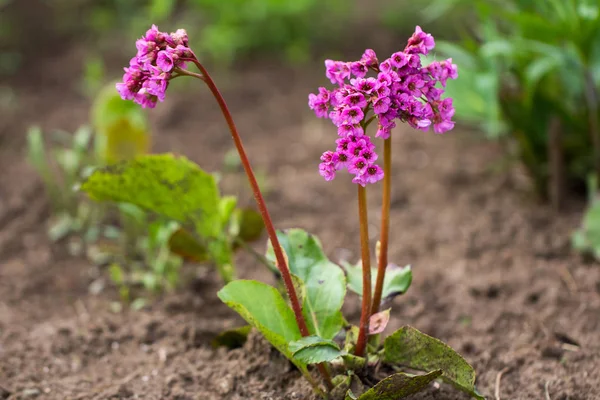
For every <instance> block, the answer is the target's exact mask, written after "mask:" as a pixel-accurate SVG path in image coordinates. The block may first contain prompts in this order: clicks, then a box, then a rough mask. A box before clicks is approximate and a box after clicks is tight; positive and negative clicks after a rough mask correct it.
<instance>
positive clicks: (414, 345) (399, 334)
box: [384, 326, 484, 400]
mask: <svg viewBox="0 0 600 400" xmlns="http://www.w3.org/2000/svg"><path fill="white" fill-rule="evenodd" d="M384 361H385V362H386V363H389V364H397V365H402V366H406V367H409V368H412V369H416V370H419V371H426V372H429V371H434V370H441V371H442V372H443V375H442V379H443V380H445V381H446V382H448V383H451V384H452V385H454V386H455V387H456V388H458V389H460V390H462V391H464V392H465V393H468V394H470V395H471V396H472V397H474V398H476V399H478V400H482V399H484V397H482V396H481V395H480V394H479V393H477V390H476V389H475V371H474V370H473V367H471V365H469V363H468V362H467V361H465V359H464V358H462V357H461V355H460V354H458V353H457V352H456V351H454V350H453V349H452V348H451V347H450V346H448V345H447V344H445V343H443V342H442V341H440V340H438V339H436V338H433V337H431V336H429V335H426V334H424V333H422V332H419V331H418V330H416V329H415V328H413V327H411V326H404V327H402V328H400V329H398V330H397V331H396V332H394V333H393V334H392V335H390V336H388V337H387V338H386V339H385V343H384Z"/></svg>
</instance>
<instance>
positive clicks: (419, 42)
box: [404, 26, 435, 55]
mask: <svg viewBox="0 0 600 400" xmlns="http://www.w3.org/2000/svg"><path fill="white" fill-rule="evenodd" d="M434 47H435V41H434V40H433V36H431V34H429V33H425V32H423V30H422V29H421V27H420V26H417V27H416V29H415V33H413V35H412V36H411V37H410V39H408V45H407V46H406V49H405V50H404V51H406V52H407V53H411V54H423V55H427V54H428V53H429V52H430V51H431V50H432V49H433V48H434Z"/></svg>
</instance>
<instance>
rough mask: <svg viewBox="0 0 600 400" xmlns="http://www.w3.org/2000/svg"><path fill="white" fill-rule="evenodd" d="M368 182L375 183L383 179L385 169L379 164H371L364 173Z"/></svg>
mask: <svg viewBox="0 0 600 400" xmlns="http://www.w3.org/2000/svg"><path fill="white" fill-rule="evenodd" d="M363 177H364V180H365V182H366V183H375V182H378V181H380V180H382V179H383V169H381V167H380V166H379V165H376V164H372V165H369V167H368V168H367V170H366V171H365V173H364V174H363Z"/></svg>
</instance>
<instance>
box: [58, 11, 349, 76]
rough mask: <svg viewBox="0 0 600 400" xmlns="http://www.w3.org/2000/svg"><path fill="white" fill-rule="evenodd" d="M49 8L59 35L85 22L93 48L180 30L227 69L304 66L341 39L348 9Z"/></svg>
mask: <svg viewBox="0 0 600 400" xmlns="http://www.w3.org/2000/svg"><path fill="white" fill-rule="evenodd" d="M48 4H51V7H52V8H53V11H54V12H53V14H54V15H55V17H56V20H55V23H56V25H57V29H58V31H60V32H69V31H77V30H81V28H82V27H81V26H80V24H81V22H82V21H85V23H86V25H85V29H86V30H88V33H89V34H90V35H91V36H92V37H93V38H94V42H95V43H96V42H97V39H98V37H99V36H100V37H104V38H105V39H108V42H106V41H105V43H103V44H101V45H103V46H109V47H110V46H112V47H113V49H114V41H113V40H114V36H115V33H116V34H119V33H120V34H125V35H126V36H128V39H129V40H133V39H134V38H136V37H141V36H142V35H143V33H144V32H145V31H146V30H147V29H148V28H149V27H150V25H151V24H153V23H154V24H157V25H158V26H159V28H162V29H163V30H166V31H171V30H173V31H174V30H175V28H179V27H182V28H185V29H187V30H188V33H189V34H190V38H191V47H192V48H193V49H194V50H195V51H196V53H197V54H199V55H200V56H203V57H205V58H206V57H208V58H210V59H211V60H212V61H215V62H219V63H223V64H230V63H232V62H233V61H234V60H235V59H236V58H237V57H240V56H249V55H250V56H251V55H254V54H256V53H265V52H269V53H271V54H274V55H283V56H285V58H286V59H287V60H289V61H291V62H298V61H303V60H306V59H307V57H308V55H309V51H310V49H311V46H313V45H315V44H319V45H321V44H322V43H323V42H327V41H331V39H333V38H336V37H338V35H337V34H338V33H339V32H340V28H341V27H343V19H344V17H345V16H346V15H347V13H348V9H349V8H348V6H347V2H346V1H344V0H330V1H327V2H322V1H319V0H294V1H287V0H227V1H222V0H178V1H175V0H149V1H148V0H144V1H142V0H102V1H91V0H87V1H79V2H73V1H71V0H53V1H52V2H51V3H48ZM331 20H335V21H336V22H338V23H336V24H332V23H331ZM125 43H127V42H125ZM131 46H132V48H133V43H131Z"/></svg>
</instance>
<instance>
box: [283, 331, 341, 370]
mask: <svg viewBox="0 0 600 400" xmlns="http://www.w3.org/2000/svg"><path fill="white" fill-rule="evenodd" d="M289 346H290V351H292V353H293V356H294V358H296V359H298V360H300V361H302V362H303V363H305V364H319V363H322V362H329V361H332V360H334V359H336V358H338V357H340V356H342V355H343V352H342V351H341V350H340V347H339V346H338V345H337V343H335V342H334V341H333V340H327V339H323V338H321V337H318V336H314V335H313V336H306V337H303V338H302V339H300V340H296V341H294V342H291V343H290V344H289Z"/></svg>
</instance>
